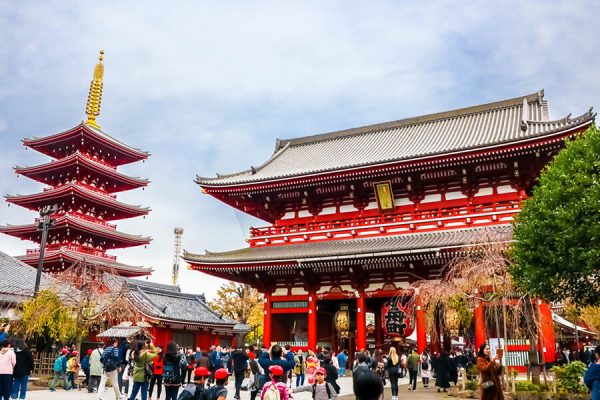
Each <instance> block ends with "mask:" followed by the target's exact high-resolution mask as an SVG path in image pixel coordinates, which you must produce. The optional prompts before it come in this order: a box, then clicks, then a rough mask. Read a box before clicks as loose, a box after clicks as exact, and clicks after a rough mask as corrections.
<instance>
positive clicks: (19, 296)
mask: <svg viewBox="0 0 600 400" xmlns="http://www.w3.org/2000/svg"><path fill="white" fill-rule="evenodd" d="M36 273H37V270H36V269H35V268H32V267H31V266H29V265H27V264H25V263H24V262H22V261H19V260H17V259H16V258H14V257H11V256H9V255H8V254H6V253H3V252H1V251H0V276H1V277H2V285H0V303H15V302H20V301H22V300H24V299H26V298H27V297H31V296H33V289H34V287H35V277H36ZM53 282H54V280H53V279H52V278H51V277H50V276H49V275H48V274H45V273H42V279H41V287H42V288H44V287H48V286H50V285H52V284H53Z"/></svg>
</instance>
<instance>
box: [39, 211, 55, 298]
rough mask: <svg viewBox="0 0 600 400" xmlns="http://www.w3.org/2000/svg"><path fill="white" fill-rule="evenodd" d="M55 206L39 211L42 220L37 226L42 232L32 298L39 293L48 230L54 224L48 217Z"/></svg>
mask: <svg viewBox="0 0 600 400" xmlns="http://www.w3.org/2000/svg"><path fill="white" fill-rule="evenodd" d="M57 208H58V207H57V206H52V207H50V206H46V207H44V208H42V209H41V210H40V217H43V218H44V219H43V220H42V222H40V224H39V225H38V226H39V227H40V228H41V230H42V241H41V243H40V258H39V259H38V267H37V274H36V276H35V288H34V296H37V294H38V292H39V291H40V282H41V280H42V267H43V266H44V253H45V252H46V242H47V241H48V228H50V226H51V225H52V223H53V222H54V221H53V220H52V219H51V218H50V215H51V214H52V213H54V212H56V210H57Z"/></svg>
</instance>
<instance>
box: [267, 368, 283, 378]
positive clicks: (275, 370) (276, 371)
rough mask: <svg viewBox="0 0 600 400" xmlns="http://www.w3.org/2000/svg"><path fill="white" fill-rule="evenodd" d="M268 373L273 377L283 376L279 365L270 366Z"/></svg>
mask: <svg viewBox="0 0 600 400" xmlns="http://www.w3.org/2000/svg"><path fill="white" fill-rule="evenodd" d="M269 372H271V373H272V374H273V375H275V376H281V375H283V368H281V366H279V365H271V366H270V367H269Z"/></svg>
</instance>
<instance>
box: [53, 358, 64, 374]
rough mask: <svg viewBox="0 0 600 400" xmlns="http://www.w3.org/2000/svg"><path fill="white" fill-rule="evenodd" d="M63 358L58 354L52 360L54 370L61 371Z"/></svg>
mask: <svg viewBox="0 0 600 400" xmlns="http://www.w3.org/2000/svg"><path fill="white" fill-rule="evenodd" d="M64 358H65V356H58V357H57V358H56V360H54V372H62V370H63V360H64Z"/></svg>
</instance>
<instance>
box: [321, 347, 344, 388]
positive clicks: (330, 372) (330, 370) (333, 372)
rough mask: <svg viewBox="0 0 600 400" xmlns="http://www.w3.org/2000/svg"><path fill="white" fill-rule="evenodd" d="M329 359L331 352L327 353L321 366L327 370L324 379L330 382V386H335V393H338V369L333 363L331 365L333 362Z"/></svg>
mask: <svg viewBox="0 0 600 400" xmlns="http://www.w3.org/2000/svg"><path fill="white" fill-rule="evenodd" d="M331 360H332V357H331V354H327V355H326V356H325V358H324V359H323V368H325V371H326V372H327V374H326V376H325V380H326V381H327V382H329V383H331V386H333V387H334V388H335V392H336V393H339V392H340V385H338V383H337V378H338V369H337V368H336V367H335V365H333V362H332V361H331ZM317 371H318V370H317Z"/></svg>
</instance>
